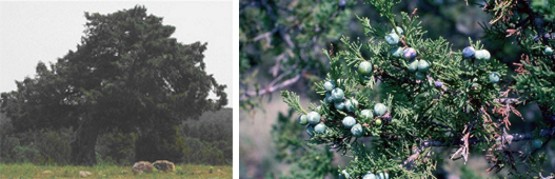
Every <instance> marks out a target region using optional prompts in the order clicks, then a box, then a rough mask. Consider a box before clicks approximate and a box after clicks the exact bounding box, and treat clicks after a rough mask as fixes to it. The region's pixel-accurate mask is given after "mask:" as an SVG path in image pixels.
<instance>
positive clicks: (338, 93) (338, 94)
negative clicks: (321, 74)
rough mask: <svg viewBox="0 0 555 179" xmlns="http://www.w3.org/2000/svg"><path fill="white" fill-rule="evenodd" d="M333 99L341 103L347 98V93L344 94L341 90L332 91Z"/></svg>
mask: <svg viewBox="0 0 555 179" xmlns="http://www.w3.org/2000/svg"><path fill="white" fill-rule="evenodd" d="M331 97H332V98H333V100H334V101H341V100H343V97H345V93H343V90H342V89H341V88H335V89H333V90H331Z"/></svg>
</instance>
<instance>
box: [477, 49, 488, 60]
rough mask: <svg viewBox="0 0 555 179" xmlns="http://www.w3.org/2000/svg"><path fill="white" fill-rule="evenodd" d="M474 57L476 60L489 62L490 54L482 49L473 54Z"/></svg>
mask: <svg viewBox="0 0 555 179" xmlns="http://www.w3.org/2000/svg"><path fill="white" fill-rule="evenodd" d="M474 57H476V59H478V60H489V59H490V58H491V54H490V53H489V51H488V50H486V49H482V50H477V51H476V53H475V54H474Z"/></svg>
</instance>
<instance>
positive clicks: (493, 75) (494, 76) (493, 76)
mask: <svg viewBox="0 0 555 179" xmlns="http://www.w3.org/2000/svg"><path fill="white" fill-rule="evenodd" d="M488 78H489V82H490V83H497V82H499V73H497V72H493V73H490V74H489V76H488Z"/></svg>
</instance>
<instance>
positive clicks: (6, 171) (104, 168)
mask: <svg viewBox="0 0 555 179" xmlns="http://www.w3.org/2000/svg"><path fill="white" fill-rule="evenodd" d="M80 171H88V172H90V173H91V175H90V176H87V177H84V178H110V179H112V178H113V179H125V178H157V179H158V178H203V179H204V178H214V179H216V178H232V167H231V166H230V165H225V166H209V165H177V166H176V170H175V171H174V172H169V173H164V172H158V171H154V172H152V173H145V174H141V175H134V174H133V172H132V171H131V166H117V165H96V166H92V167H85V166H54V165H34V164H0V178H1V179H10V178H18V179H19V178H24V179H27V178H41V179H42V178H56V179H60V178H83V177H82V176H80V174H79V172H80Z"/></svg>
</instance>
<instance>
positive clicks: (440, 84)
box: [434, 81, 443, 88]
mask: <svg viewBox="0 0 555 179" xmlns="http://www.w3.org/2000/svg"><path fill="white" fill-rule="evenodd" d="M434 86H435V87H436V88H441V87H442V86H443V82H441V81H434Z"/></svg>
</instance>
